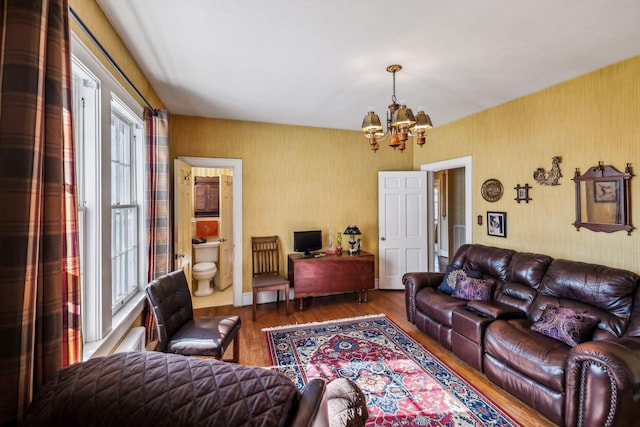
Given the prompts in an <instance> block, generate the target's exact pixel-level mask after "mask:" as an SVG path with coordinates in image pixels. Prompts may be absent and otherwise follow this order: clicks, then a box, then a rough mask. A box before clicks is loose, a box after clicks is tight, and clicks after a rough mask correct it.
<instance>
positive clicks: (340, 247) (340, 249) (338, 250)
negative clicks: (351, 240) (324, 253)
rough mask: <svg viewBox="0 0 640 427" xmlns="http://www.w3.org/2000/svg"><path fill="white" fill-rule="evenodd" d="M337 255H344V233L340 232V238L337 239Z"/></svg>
mask: <svg viewBox="0 0 640 427" xmlns="http://www.w3.org/2000/svg"><path fill="white" fill-rule="evenodd" d="M336 243H338V246H336V255H342V233H341V232H339V231H338V238H337V239H336Z"/></svg>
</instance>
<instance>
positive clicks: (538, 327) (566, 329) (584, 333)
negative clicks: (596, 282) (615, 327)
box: [531, 305, 600, 347]
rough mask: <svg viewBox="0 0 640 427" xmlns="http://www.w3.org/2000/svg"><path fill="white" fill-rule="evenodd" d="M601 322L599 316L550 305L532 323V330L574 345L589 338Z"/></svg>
mask: <svg viewBox="0 0 640 427" xmlns="http://www.w3.org/2000/svg"><path fill="white" fill-rule="evenodd" d="M599 322H600V320H599V319H598V318H597V317H594V316H592V315H590V314H588V313H585V312H577V311H575V310H572V309H570V308H565V307H558V306H556V305H549V306H547V308H546V309H545V310H544V312H543V313H542V316H540V318H539V319H538V321H537V322H535V323H534V324H533V325H531V330H532V331H536V332H539V333H541V334H543V335H546V336H548V337H551V338H554V339H557V340H558V341H562V342H564V343H566V344H569V345H570V346H571V347H574V346H576V345H577V344H579V343H581V342H583V341H585V340H587V339H588V338H589V337H590V336H591V333H592V332H593V328H595V327H596V325H597V324H598V323H599Z"/></svg>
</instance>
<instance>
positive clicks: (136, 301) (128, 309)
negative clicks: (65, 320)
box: [82, 292, 146, 360]
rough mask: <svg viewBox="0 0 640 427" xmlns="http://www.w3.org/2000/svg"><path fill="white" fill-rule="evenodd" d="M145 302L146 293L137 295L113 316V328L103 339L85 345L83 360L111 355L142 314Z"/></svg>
mask: <svg viewBox="0 0 640 427" xmlns="http://www.w3.org/2000/svg"><path fill="white" fill-rule="evenodd" d="M145 301H146V298H145V294H144V292H138V293H137V294H135V295H134V296H133V298H132V299H131V301H129V302H128V303H127V304H126V305H125V306H124V307H122V309H120V311H118V312H117V313H116V315H115V316H113V324H112V328H111V330H110V331H109V332H108V333H107V335H106V336H105V337H104V338H103V339H101V340H98V341H92V342H88V343H85V344H84V347H83V349H82V353H83V354H82V360H89V359H91V358H93V357H101V356H108V355H109V354H111V353H112V352H113V351H114V350H115V349H116V346H117V344H118V343H119V342H120V341H122V339H123V338H124V337H125V335H126V334H127V333H128V332H129V330H130V329H131V327H132V326H133V324H134V323H135V321H136V319H137V318H138V317H139V316H140V314H141V313H142V310H143V309H144V305H145Z"/></svg>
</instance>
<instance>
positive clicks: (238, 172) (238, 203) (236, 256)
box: [178, 156, 243, 307]
mask: <svg viewBox="0 0 640 427" xmlns="http://www.w3.org/2000/svg"><path fill="white" fill-rule="evenodd" d="M178 159H180V160H182V161H183V162H186V163H188V164H190V165H191V166H192V167H199V168H220V169H232V170H233V284H232V286H233V305H234V307H242V289H243V282H242V159H223V158H212V157H186V156H178Z"/></svg>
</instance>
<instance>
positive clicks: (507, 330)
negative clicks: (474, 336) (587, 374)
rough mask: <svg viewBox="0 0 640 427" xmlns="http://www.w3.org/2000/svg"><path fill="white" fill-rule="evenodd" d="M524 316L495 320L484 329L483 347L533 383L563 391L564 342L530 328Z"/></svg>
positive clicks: (566, 355) (566, 352) (529, 323)
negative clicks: (521, 317) (522, 317)
mask: <svg viewBox="0 0 640 427" xmlns="http://www.w3.org/2000/svg"><path fill="white" fill-rule="evenodd" d="M530 327H531V321H529V320H528V319H510V320H496V321H494V322H492V323H491V324H490V325H489V326H488V327H487V330H486V332H485V339H484V350H485V352H486V353H487V354H490V355H491V356H493V357H494V358H496V359H498V360H499V361H501V362H503V363H504V364H506V365H508V366H509V367H510V368H511V369H513V370H515V371H517V372H520V373H521V374H522V375H524V376H526V377H529V378H531V379H533V380H534V381H535V382H538V383H540V384H543V385H545V386H546V387H548V388H550V389H552V390H556V391H563V390H564V373H565V366H566V362H567V357H568V355H569V350H570V349H571V347H569V346H568V345H567V344H565V343H563V342H560V341H558V340H555V339H553V338H549V337H547V336H544V335H542V334H539V333H537V332H534V331H532V330H531V329H530Z"/></svg>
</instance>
